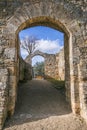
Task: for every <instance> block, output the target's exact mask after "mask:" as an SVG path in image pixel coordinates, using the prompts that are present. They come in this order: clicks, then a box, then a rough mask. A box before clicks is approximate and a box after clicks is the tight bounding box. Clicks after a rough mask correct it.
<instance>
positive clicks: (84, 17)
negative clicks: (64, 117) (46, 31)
mask: <svg viewBox="0 0 87 130" xmlns="http://www.w3.org/2000/svg"><path fill="white" fill-rule="evenodd" d="M37 25H43V26H49V27H52V28H55V29H57V30H59V31H62V32H63V33H64V41H65V42H64V56H65V86H66V98H67V100H68V101H69V102H70V104H71V108H72V112H73V113H74V114H76V113H78V114H80V115H81V116H82V117H83V118H84V119H85V120H86V121H87V1H86V0H78V1H77V0H16V1H14V0H0V129H2V127H3V124H4V122H5V119H6V117H7V115H8V114H9V115H12V114H13V113H14V110H15V102H16V100H17V98H16V97H17V84H18V80H19V78H18V77H19V73H18V72H19V44H18V33H19V31H21V30H22V29H24V28H27V27H32V26H37Z"/></svg>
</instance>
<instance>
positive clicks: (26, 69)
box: [19, 58, 32, 81]
mask: <svg viewBox="0 0 87 130" xmlns="http://www.w3.org/2000/svg"><path fill="white" fill-rule="evenodd" d="M19 69H20V71H19V80H20V81H23V80H25V81H26V80H31V79H32V66H31V65H30V64H29V63H26V62H25V61H24V60H23V59H22V58H20V67H19Z"/></svg>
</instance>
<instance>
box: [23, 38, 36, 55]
mask: <svg viewBox="0 0 87 130" xmlns="http://www.w3.org/2000/svg"><path fill="white" fill-rule="evenodd" d="M37 40H38V39H37V38H36V37H35V36H29V37H25V38H24V39H23V41H22V42H21V48H23V49H24V50H26V51H27V52H28V54H29V55H31V54H33V52H34V51H35V50H36V48H37Z"/></svg>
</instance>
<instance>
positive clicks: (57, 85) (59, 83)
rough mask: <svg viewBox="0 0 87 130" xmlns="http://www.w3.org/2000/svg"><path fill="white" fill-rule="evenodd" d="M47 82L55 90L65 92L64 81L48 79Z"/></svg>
mask: <svg viewBox="0 0 87 130" xmlns="http://www.w3.org/2000/svg"><path fill="white" fill-rule="evenodd" d="M47 80H48V81H50V82H51V83H52V84H53V86H54V87H55V88H56V89H58V90H61V91H63V92H65V81H63V80H56V79H52V78H49V79H47Z"/></svg>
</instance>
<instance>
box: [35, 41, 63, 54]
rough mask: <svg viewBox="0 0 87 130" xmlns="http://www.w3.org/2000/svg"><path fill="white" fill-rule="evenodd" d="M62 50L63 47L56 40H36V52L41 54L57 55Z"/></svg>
mask: <svg viewBox="0 0 87 130" xmlns="http://www.w3.org/2000/svg"><path fill="white" fill-rule="evenodd" d="M62 48H63V46H61V45H60V41H59V40H58V39H57V40H54V41H51V40H44V39H41V40H38V47H37V50H40V51H42V52H45V53H57V52H59V51H60V49H62Z"/></svg>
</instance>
